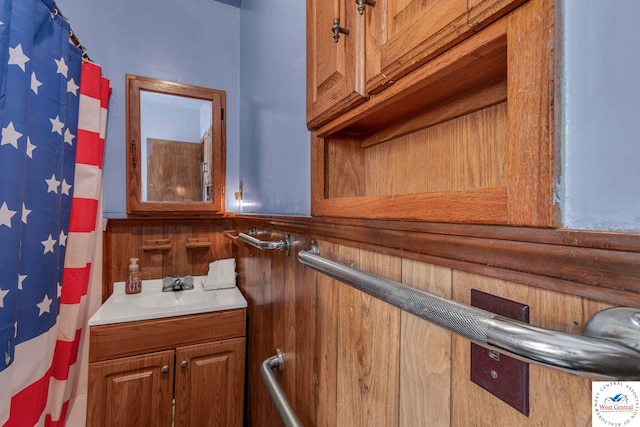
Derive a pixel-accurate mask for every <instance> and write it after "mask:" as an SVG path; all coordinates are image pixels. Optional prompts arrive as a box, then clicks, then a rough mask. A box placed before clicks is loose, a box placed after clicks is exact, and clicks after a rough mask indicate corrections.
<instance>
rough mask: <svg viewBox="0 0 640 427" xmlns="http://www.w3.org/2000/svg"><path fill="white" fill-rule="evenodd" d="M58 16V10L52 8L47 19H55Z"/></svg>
mask: <svg viewBox="0 0 640 427" xmlns="http://www.w3.org/2000/svg"><path fill="white" fill-rule="evenodd" d="M59 14H60V11H59V10H58V8H57V7H56V8H54V9H53V11H52V12H51V13H50V14H49V17H51V19H52V20H53V19H55V18H56V16H58V15H59Z"/></svg>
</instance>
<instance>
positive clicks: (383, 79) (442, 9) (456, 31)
mask: <svg viewBox="0 0 640 427" xmlns="http://www.w3.org/2000/svg"><path fill="white" fill-rule="evenodd" d="M368 12H369V14H370V15H371V17H369V16H368V15H369V14H368V15H367V18H368V19H369V21H368V26H367V30H368V31H370V32H373V33H375V34H374V35H371V36H368V37H367V38H366V40H367V46H366V57H367V61H366V64H365V65H366V81H367V92H368V93H376V92H379V91H380V90H381V89H383V88H384V87H385V85H389V84H391V83H393V82H395V81H396V80H397V79H399V78H400V77H402V76H404V75H405V74H407V73H408V72H409V71H412V70H414V69H415V68H417V67H418V66H420V65H422V64H424V63H425V62H427V61H428V60H429V59H431V58H433V57H435V56H436V55H437V54H438V53H441V52H443V51H444V50H446V49H447V48H449V47H451V46H452V45H454V44H455V43H457V42H459V41H460V40H462V39H463V38H465V37H466V34H465V33H468V32H470V31H469V28H468V27H467V26H466V23H467V16H466V15H467V4H466V1H465V0H455V1H448V2H435V1H419V0H406V1H405V0H403V1H389V0H384V1H379V2H377V4H376V7H375V8H370V9H369V11H368Z"/></svg>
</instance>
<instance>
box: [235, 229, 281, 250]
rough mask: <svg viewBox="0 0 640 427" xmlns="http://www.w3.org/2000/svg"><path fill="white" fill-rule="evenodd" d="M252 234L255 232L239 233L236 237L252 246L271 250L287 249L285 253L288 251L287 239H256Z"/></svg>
mask: <svg viewBox="0 0 640 427" xmlns="http://www.w3.org/2000/svg"><path fill="white" fill-rule="evenodd" d="M252 234H255V231H253V232H249V233H239V234H238V238H239V239H240V240H242V241H243V242H245V243H247V244H249V245H251V246H253V247H254V248H258V249H261V250H271V251H287V253H289V247H290V244H289V242H288V241H287V240H281V241H279V242H267V241H264V240H260V239H257V238H256V237H255V236H253V235H252Z"/></svg>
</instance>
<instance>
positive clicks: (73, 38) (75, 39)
mask: <svg viewBox="0 0 640 427" xmlns="http://www.w3.org/2000/svg"><path fill="white" fill-rule="evenodd" d="M51 14H52V16H56V15H60V17H61V18H62V19H64V20H65V21H67V23H68V24H69V40H71V43H73V45H74V46H75V47H77V48H78V49H80V51H81V52H82V59H84V60H85V61H89V62H93V61H92V60H91V58H89V54H88V53H87V49H86V48H85V47H84V45H83V44H82V43H81V42H80V39H79V38H78V36H77V35H76V33H74V32H73V30H72V29H71V23H70V22H69V19H67V17H66V16H64V15H63V14H62V12H61V11H60V8H59V7H58V5H56V6H55V8H54V9H53V11H52V12H51Z"/></svg>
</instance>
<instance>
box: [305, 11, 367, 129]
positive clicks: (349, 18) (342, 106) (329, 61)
mask: <svg viewBox="0 0 640 427" xmlns="http://www.w3.org/2000/svg"><path fill="white" fill-rule="evenodd" d="M356 7H357V6H356V4H355V1H353V0H329V1H327V0H307V125H308V127H309V129H315V128H317V127H318V126H319V125H320V124H322V123H324V122H326V121H328V120H330V119H332V118H334V117H336V116H338V115H340V114H341V113H343V112H345V111H346V110H348V109H350V108H351V107H353V106H354V105H356V104H358V103H360V102H362V101H364V100H365V97H366V95H365V91H364V73H363V67H364V22H363V20H362V19H356V18H360V16H356V15H357V12H356ZM335 20H338V22H335ZM334 22H335V24H337V26H338V27H340V28H343V29H345V30H346V31H348V33H349V34H345V33H343V32H338V33H337V35H336V36H337V41H336V39H335V38H334V32H333V31H332V28H333V27H334V25H335V24H334Z"/></svg>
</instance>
